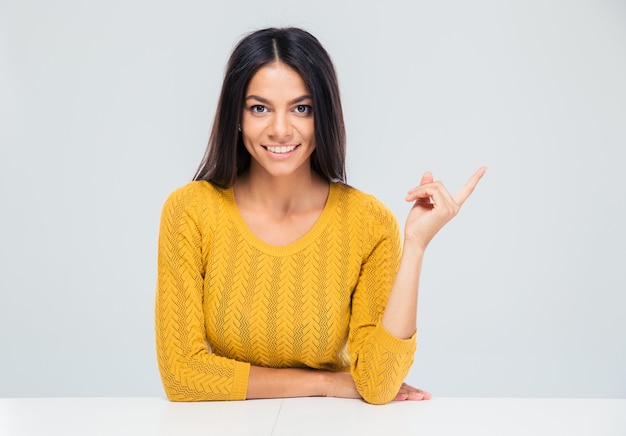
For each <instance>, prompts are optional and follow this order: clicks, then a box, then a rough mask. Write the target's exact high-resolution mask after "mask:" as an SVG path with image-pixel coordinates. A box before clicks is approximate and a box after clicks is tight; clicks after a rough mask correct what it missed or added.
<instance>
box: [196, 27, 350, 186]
mask: <svg viewBox="0 0 626 436" xmlns="http://www.w3.org/2000/svg"><path fill="white" fill-rule="evenodd" d="M277 61H280V62H282V63H284V64H286V65H288V66H289V67H291V68H293V69H294V70H295V71H296V72H297V73H298V74H300V76H301V77H302V80H304V83H305V84H306V86H307V87H308V88H309V91H310V92H311V97H312V99H313V118H314V129H315V150H314V151H313V154H312V155H311V168H312V169H313V170H314V171H315V172H317V173H318V174H319V175H320V176H322V177H323V178H324V179H326V180H328V181H337V182H343V183H345V182H346V167H345V160H346V157H345V156H346V144H345V143H346V133H345V127H344V122H343V112H342V109H341V99H340V97H339V85H338V83H337V76H336V74H335V68H334V66H333V63H332V61H331V59H330V56H329V55H328V53H327V52H326V50H325V49H324V47H322V45H321V44H320V42H319V41H318V40H317V39H316V38H315V37H314V36H313V35H311V34H310V33H308V32H306V31H305V30H302V29H298V28H294V27H289V28H282V29H276V28H268V29H262V30H258V31H256V32H253V33H250V34H249V35H247V36H246V37H244V38H243V39H242V40H241V41H240V42H239V44H237V46H236V47H235V49H234V50H233V53H232V54H231V56H230V59H229V60H228V64H227V67H226V74H225V76H224V83H223V85H222V92H221V94H220V98H219V102H218V105H217V111H216V113H215V120H214V121H213V128H212V130H211V136H210V137H209V144H208V146H207V149H206V152H205V153H204V157H203V158H202V162H201V163H200V166H199V167H198V170H197V171H196V174H195V176H194V178H193V179H194V180H207V181H209V182H211V183H213V184H214V185H216V186H218V187H220V188H227V187H229V186H232V184H233V182H234V181H235V178H236V177H237V175H239V174H241V173H242V172H243V171H245V170H246V169H248V168H249V167H250V159H251V158H250V154H249V153H248V151H247V150H246V149H245V147H244V144H243V139H242V136H241V132H240V131H239V128H238V126H239V125H240V123H241V117H242V114H243V108H244V103H245V93H246V90H247V88H248V84H249V83H250V80H251V79H252V76H254V74H255V73H256V72H257V71H258V70H259V68H261V67H263V66H265V65H268V64H271V63H274V62H277Z"/></svg>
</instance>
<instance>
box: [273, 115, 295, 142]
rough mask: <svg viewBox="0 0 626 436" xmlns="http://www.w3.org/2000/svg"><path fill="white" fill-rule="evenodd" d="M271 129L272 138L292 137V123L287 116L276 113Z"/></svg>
mask: <svg viewBox="0 0 626 436" xmlns="http://www.w3.org/2000/svg"><path fill="white" fill-rule="evenodd" d="M270 128H271V129H270V136H272V137H275V138H277V139H280V138H285V137H289V136H290V135H291V123H290V122H289V117H288V116H287V115H285V114H280V113H276V114H275V115H274V116H273V117H272V122H271V126H270Z"/></svg>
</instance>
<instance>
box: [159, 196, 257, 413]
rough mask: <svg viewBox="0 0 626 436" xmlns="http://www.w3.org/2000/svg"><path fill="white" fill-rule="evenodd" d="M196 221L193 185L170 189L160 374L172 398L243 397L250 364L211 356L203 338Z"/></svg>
mask: <svg viewBox="0 0 626 436" xmlns="http://www.w3.org/2000/svg"><path fill="white" fill-rule="evenodd" d="M200 221H201V220H200V213H199V207H198V199H197V195H196V192H195V190H194V189H192V187H189V186H187V187H183V188H181V189H179V190H177V191H175V192H174V193H173V194H172V195H170V197H169V198H168V199H167V201H166V202H165V205H164V207H163V212H162V214H161V225H160V230H159V244H158V275H157V293H156V302H155V327H156V346H157V347H156V351H157V359H158V364H159V371H160V373H161V380H162V382H163V387H164V388H165V392H166V394H167V397H168V398H169V399H170V400H172V401H206V400H243V399H245V396H246V390H247V386H248V376H249V371H250V365H249V364H247V363H244V362H238V361H235V360H232V359H226V358H223V357H219V356H216V355H215V354H213V353H212V352H211V351H210V350H209V347H208V345H207V341H206V331H205V327H204V313H203V309H202V295H203V287H204V284H203V282H204V279H203V277H204V266H203V260H202V244H203V241H202V238H203V235H202V231H201V228H202V227H201V223H200ZM205 237H206V236H205Z"/></svg>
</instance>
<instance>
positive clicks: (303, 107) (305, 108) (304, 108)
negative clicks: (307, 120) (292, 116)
mask: <svg viewBox="0 0 626 436" xmlns="http://www.w3.org/2000/svg"><path fill="white" fill-rule="evenodd" d="M311 109H312V108H311V106H309V105H307V104H299V105H298V106H296V112H297V113H299V114H306V115H308V114H310V113H311Z"/></svg>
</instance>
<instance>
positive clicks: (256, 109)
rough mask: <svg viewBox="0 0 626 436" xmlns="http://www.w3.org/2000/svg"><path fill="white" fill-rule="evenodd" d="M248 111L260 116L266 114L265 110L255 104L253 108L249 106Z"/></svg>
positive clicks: (263, 107)
mask: <svg viewBox="0 0 626 436" xmlns="http://www.w3.org/2000/svg"><path fill="white" fill-rule="evenodd" d="M250 110H251V111H252V112H254V113H255V114H262V113H265V112H267V108H266V107H265V106H263V105H260V104H255V105H254V106H251V107H250Z"/></svg>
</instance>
